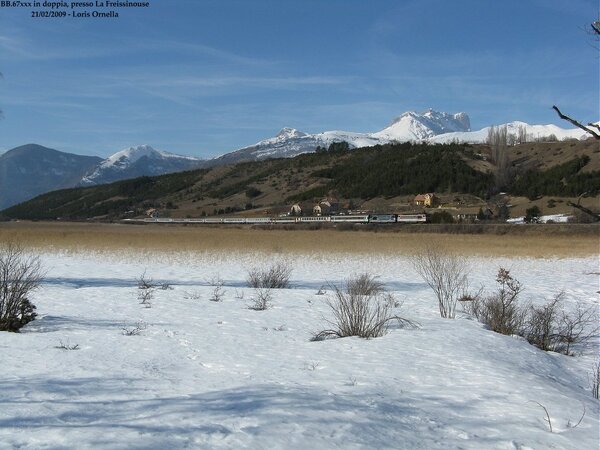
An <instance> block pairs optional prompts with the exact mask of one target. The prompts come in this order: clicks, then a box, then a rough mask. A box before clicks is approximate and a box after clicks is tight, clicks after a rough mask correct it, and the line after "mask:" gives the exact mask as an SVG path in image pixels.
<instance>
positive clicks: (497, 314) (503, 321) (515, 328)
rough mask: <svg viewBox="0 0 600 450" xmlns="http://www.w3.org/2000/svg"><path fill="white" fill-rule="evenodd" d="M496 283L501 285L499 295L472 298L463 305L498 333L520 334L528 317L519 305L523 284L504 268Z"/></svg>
mask: <svg viewBox="0 0 600 450" xmlns="http://www.w3.org/2000/svg"><path fill="white" fill-rule="evenodd" d="M496 282H497V283H498V284H499V288H498V292H497V293H495V294H493V295H491V296H489V297H485V298H482V297H481V296H475V297H473V298H470V299H469V301H465V302H464V303H463V304H464V305H465V309H466V311H467V312H468V313H469V314H471V315H472V316H474V317H475V318H477V320H479V321H480V322H482V323H484V324H486V325H487V326H488V327H490V329H491V330H492V331H495V332H496V333H501V334H508V335H511V334H520V333H521V331H522V329H523V323H524V322H525V315H526V310H525V309H523V308H521V307H520V306H519V304H518V297H519V294H520V293H521V291H522V287H521V283H519V282H518V281H517V280H515V279H514V278H513V277H512V276H511V275H510V271H508V270H506V269H504V268H502V267H501V268H500V269H499V270H498V275H497V276H496Z"/></svg>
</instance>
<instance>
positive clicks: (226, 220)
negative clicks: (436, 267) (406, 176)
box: [124, 214, 427, 225]
mask: <svg viewBox="0 0 600 450" xmlns="http://www.w3.org/2000/svg"><path fill="white" fill-rule="evenodd" d="M124 221H125V222H144V223H190V224H242V225H243V224H249V225H270V224H295V223H334V224H335V223H376V224H379V223H382V224H383V223H425V222H426V221H427V214H348V215H339V216H297V217H296V216H283V217H199V218H185V219H184V218H170V217H147V218H143V219H124Z"/></svg>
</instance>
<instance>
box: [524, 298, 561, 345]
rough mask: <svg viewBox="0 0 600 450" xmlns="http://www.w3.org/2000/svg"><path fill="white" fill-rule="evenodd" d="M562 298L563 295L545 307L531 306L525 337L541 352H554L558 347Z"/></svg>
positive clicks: (526, 322)
mask: <svg viewBox="0 0 600 450" xmlns="http://www.w3.org/2000/svg"><path fill="white" fill-rule="evenodd" d="M561 298H562V293H561V294H559V295H557V296H556V297H554V298H553V299H552V300H551V301H549V302H548V303H546V304H545V305H541V306H530V308H529V314H528V315H527V319H526V321H525V329H524V330H523V335H524V336H523V337H525V338H526V339H527V341H528V342H529V343H530V344H533V345H535V346H536V347H537V348H539V349H541V350H545V351H548V350H554V347H555V345H556V338H557V335H556V325H557V321H558V314H559V310H558V309H559V303H560V301H561Z"/></svg>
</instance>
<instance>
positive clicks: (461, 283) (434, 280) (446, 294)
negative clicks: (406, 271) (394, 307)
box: [412, 248, 469, 319]
mask: <svg viewBox="0 0 600 450" xmlns="http://www.w3.org/2000/svg"><path fill="white" fill-rule="evenodd" d="M412 264H413V267H414V269H415V270H416V271H417V273H418V274H419V275H420V276H421V277H422V278H423V280H425V282H426V283H427V284H428V285H429V287H430V288H431V289H433V292H434V293H435V295H436V297H437V300H438V306H439V310H440V316H441V317H443V318H447V319H454V317H455V315H456V303H457V301H458V300H459V299H460V298H462V297H463V296H464V295H465V293H466V291H467V290H468V287H469V280H468V276H467V273H468V270H469V268H468V264H467V262H466V259H465V258H464V257H461V256H458V255H454V254H452V253H448V252H445V251H443V250H439V249H434V248H428V249H426V250H425V251H424V252H423V253H421V254H419V255H417V256H415V257H414V259H413V261H412Z"/></svg>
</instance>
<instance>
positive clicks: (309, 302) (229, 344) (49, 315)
mask: <svg viewBox="0 0 600 450" xmlns="http://www.w3.org/2000/svg"><path fill="white" fill-rule="evenodd" d="M281 258H285V256H284V255H281V254H280V255H266V254H265V255H262V254H227V255H211V254H204V255H191V254H179V255H171V256H169V255H160V254H155V255H151V254H147V255H141V254H129V255H127V254H121V255H114V254H113V255H106V254H105V255H102V254H98V255H94V254H88V255H82V254H58V253H53V254H45V255H43V261H44V265H45V266H46V268H47V270H48V273H47V278H46V281H45V283H44V284H43V286H42V288H41V289H39V290H38V291H36V293H35V294H34V296H33V300H34V303H35V304H36V305H37V306H38V312H39V313H40V317H39V319H38V320H36V321H34V322H32V323H30V324H29V325H27V326H26V327H25V329H24V330H23V332H22V333H19V334H13V333H0V367H1V370H0V448H2V449H5V448H7V449H12V448H26V449H90V448H94V449H96V448H110V449H130V448H136V449H150V448H153V449H176V448H232V449H233V448H235V449H238V448H255V449H263V448H269V449H283V448H284V449H320V448H325V449H331V448H340V449H353V448H395V449H404V448H407V449H412V448H422V449H453V448H462V449H484V448H494V449H549V448H556V449H577V450H581V449H597V448H598V441H599V403H598V401H597V400H595V399H594V398H592V396H591V393H590V388H589V381H588V373H590V372H591V370H592V366H593V364H594V363H595V361H596V359H597V357H598V347H597V343H596V345H595V346H591V347H587V348H585V349H582V352H583V353H582V354H579V355H578V356H575V357H568V356H564V355H561V354H555V353H546V352H543V351H540V350H537V349H536V348H534V347H532V346H531V345H529V344H528V343H527V342H524V341H523V340H521V339H518V338H514V337H508V336H502V335H499V334H495V333H493V332H491V331H489V330H486V329H485V328H484V327H483V326H482V325H481V324H479V323H478V322H476V321H473V320H469V319H468V318H467V317H460V318H458V319H456V320H444V319H440V318H439V314H438V313H437V305H436V302H435V299H434V296H433V293H432V292H431V291H430V290H429V289H428V288H427V286H426V285H425V284H424V283H423V282H422V281H421V280H420V279H419V278H418V276H417V275H416V273H415V272H414V270H413V269H412V268H411V266H410V264H409V261H408V260H407V259H406V258H404V257H402V256H398V257H392V258H391V257H389V256H368V257H367V256H364V255H361V256H359V255H311V256H301V255H296V256H293V257H287V261H288V262H289V263H290V264H291V265H292V266H293V273H292V284H293V286H292V288H290V289H281V290H274V291H273V307H272V308H270V309H268V310H266V311H254V310H251V309H248V305H249V304H250V303H251V302H252V298H253V297H254V295H255V292H254V290H253V289H251V288H247V287H245V278H246V276H247V270H248V268H250V267H252V266H260V267H265V266H267V265H269V264H270V263H271V262H272V261H273V260H279V259H281ZM499 266H503V267H506V268H508V269H510V270H511V274H512V275H513V276H514V277H515V278H517V279H519V280H520V281H521V282H522V284H523V285H524V286H525V291H524V294H523V297H524V299H530V300H531V301H534V302H537V301H543V299H544V298H550V297H552V296H553V295H555V294H556V293H557V292H559V291H561V290H564V291H565V302H566V303H567V304H571V303H573V302H576V301H584V302H588V303H590V304H594V305H598V300H599V295H598V290H599V289H600V287H599V284H598V272H599V268H598V260H597V258H586V259H562V260H534V259H513V260H511V259H500V258H489V259H475V260H472V267H473V270H472V279H473V284H474V285H475V286H477V285H485V286H486V287H487V288H489V289H490V290H491V289H493V288H495V286H494V284H495V282H494V279H495V275H496V272H497V269H498V267H499ZM144 271H146V275H147V276H148V277H152V278H154V280H155V281H159V282H167V283H169V284H171V286H172V289H166V290H161V289H158V290H157V291H156V292H155V296H154V299H153V300H152V307H151V308H145V307H143V306H142V305H140V304H139V301H138V299H137V296H138V289H137V285H136V281H135V279H136V278H137V277H139V276H140V275H141V274H142V273H143V272H144ZM364 271H369V272H370V273H372V274H375V275H379V276H380V277H381V278H380V279H381V281H383V282H384V283H385V284H386V287H387V288H388V289H389V290H390V291H392V292H393V293H394V295H395V296H396V298H397V299H398V300H400V301H401V302H403V305H402V306H401V307H400V308H399V310H398V311H397V312H398V313H399V314H401V315H403V316H405V317H407V318H409V319H412V320H415V321H417V322H419V324H420V325H419V327H418V328H417V329H401V328H394V327H392V329H391V330H390V331H389V333H388V334H387V335H385V336H383V337H381V338H376V339H371V340H364V339H360V338H345V339H337V340H326V341H320V342H311V341H310V338H311V336H312V334H313V333H314V332H316V331H319V330H322V329H323V328H325V327H327V324H326V323H325V319H326V318H328V317H330V312H329V310H328V308H327V305H326V296H322V295H316V292H317V290H318V289H319V288H320V287H321V286H323V285H327V284H330V283H334V284H335V283H338V284H339V283H341V281H342V280H343V279H345V278H348V277H349V276H351V275H352V274H356V273H360V272H364ZM217 278H221V279H222V280H223V282H224V290H225V293H224V297H223V301H222V302H218V303H216V302H211V301H210V300H209V298H210V297H211V295H212V294H213V291H214V289H215V288H214V287H212V286H209V285H208V283H209V281H210V280H215V279H217ZM137 323H143V324H145V326H146V328H145V330H143V331H142V333H141V334H140V335H134V336H126V335H124V334H123V330H122V329H123V328H132V327H134V326H135V325H136V324H137ZM61 343H62V344H64V345H66V346H76V345H77V346H78V349H76V350H64V349H59V348H57V346H59V345H60V344H61ZM535 402H539V403H540V404H542V405H544V406H545V407H546V408H547V410H548V413H549V415H550V418H551V423H552V427H553V432H552V433H551V432H550V431H549V427H548V424H547V422H546V421H545V417H546V415H545V412H544V410H543V409H542V408H541V407H540V406H539V405H538V404H536V403H535ZM584 409H585V417H584V418H583V420H582V421H581V423H580V424H579V426H577V427H576V428H574V427H573V425H575V424H576V423H577V421H578V420H579V419H580V417H581V415H582V413H583V411H584Z"/></svg>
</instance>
